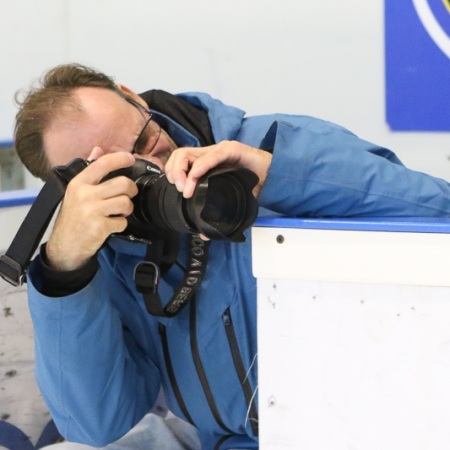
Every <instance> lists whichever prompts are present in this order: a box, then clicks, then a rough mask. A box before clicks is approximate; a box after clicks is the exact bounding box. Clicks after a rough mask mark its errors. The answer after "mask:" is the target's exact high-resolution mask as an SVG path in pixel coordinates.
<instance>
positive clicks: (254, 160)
mask: <svg viewBox="0 0 450 450" xmlns="http://www.w3.org/2000/svg"><path fill="white" fill-rule="evenodd" d="M271 162H272V155H271V154H270V153H268V152H266V151H264V150H260V149H257V148H255V147H250V146H249V145H245V144H241V143H240V142H236V141H222V142H220V143H219V144H215V145H211V146H209V147H182V148H178V149H177V150H174V151H173V153H172V155H171V156H170V158H169V160H168V161H167V164H166V166H165V168H164V169H165V173H166V176H167V179H168V180H169V181H170V182H171V183H174V184H175V186H176V187H177V189H178V191H180V192H182V193H183V196H184V197H185V198H189V197H192V195H193V193H194V189H195V186H196V185H197V182H198V180H199V179H200V178H201V177H202V176H203V175H205V174H206V172H208V171H209V170H211V169H213V168H215V167H218V166H221V165H223V166H228V167H245V168H247V169H249V170H251V171H253V172H255V174H256V175H257V176H258V178H259V183H258V184H257V185H256V186H255V188H254V190H253V193H254V195H255V196H257V195H258V194H259V191H260V190H261V188H262V187H263V185H264V182H265V181H266V177H267V173H268V171H269V166H270V163H271Z"/></svg>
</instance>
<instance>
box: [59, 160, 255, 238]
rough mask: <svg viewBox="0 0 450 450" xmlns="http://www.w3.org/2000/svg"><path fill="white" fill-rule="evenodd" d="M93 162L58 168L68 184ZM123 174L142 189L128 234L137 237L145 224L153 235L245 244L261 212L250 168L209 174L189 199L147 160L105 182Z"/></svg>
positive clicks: (119, 172)
mask: <svg viewBox="0 0 450 450" xmlns="http://www.w3.org/2000/svg"><path fill="white" fill-rule="evenodd" d="M89 164H90V162H88V161H86V160H83V159H75V160H73V161H72V162H71V163H69V164H68V165H67V166H60V167H57V168H55V169H54V170H55V172H56V174H57V175H58V176H59V177H60V178H62V179H63V181H65V182H66V183H68V182H69V181H70V180H71V179H72V178H73V177H74V176H75V175H77V174H78V173H79V172H81V171H82V170H83V169H84V168H86V167H87V166H88V165H89ZM117 176H126V177H128V178H130V179H131V180H133V181H134V182H135V183H136V185H137V187H138V194H137V195H136V196H135V197H134V198H133V203H134V211H133V213H132V215H131V216H130V217H128V228H127V229H126V230H125V232H124V234H125V235H126V234H131V235H133V236H134V235H135V234H136V230H139V229H142V228H143V226H144V227H145V229H146V230H148V231H150V232H152V231H161V230H162V231H176V232H179V233H188V234H199V233H201V234H203V235H205V236H206V237H208V238H209V239H221V240H229V241H233V242H243V241H244V240H245V237H244V234H243V231H244V230H245V229H246V228H248V227H249V226H250V225H251V224H252V223H253V222H254V220H255V219H256V216H257V213H258V204H257V201H256V198H255V197H254V195H253V194H252V190H253V188H254V187H255V186H256V184H257V183H258V181H259V179H258V177H257V175H256V174H255V173H254V172H252V171H250V170H248V169H245V168H225V167H223V168H216V169H214V170H211V171H209V172H208V173H206V174H205V175H204V176H203V177H202V178H200V180H199V182H198V183H197V186H196V188H195V191H194V194H193V196H192V197H191V198H188V199H186V198H183V196H182V194H181V193H180V192H178V191H177V189H176V187H175V186H174V185H173V184H171V183H169V181H168V180H167V178H166V176H165V174H164V173H162V172H161V170H160V169H159V167H158V166H156V165H155V164H152V163H150V162H148V161H146V160H144V159H136V162H135V163H134V164H133V165H132V166H131V167H127V168H124V169H119V170H116V171H114V172H111V173H110V174H109V175H108V176H106V177H105V178H104V179H103V180H102V181H105V180H107V179H111V178H113V177H117ZM134 237H135V238H138V239H139V238H140V236H134Z"/></svg>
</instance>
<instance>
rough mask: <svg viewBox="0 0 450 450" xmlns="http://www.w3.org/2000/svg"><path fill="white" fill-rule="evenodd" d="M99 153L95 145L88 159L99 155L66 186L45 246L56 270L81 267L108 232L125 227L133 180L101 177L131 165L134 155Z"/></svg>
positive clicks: (134, 187) (99, 245) (132, 193)
mask: <svg viewBox="0 0 450 450" xmlns="http://www.w3.org/2000/svg"><path fill="white" fill-rule="evenodd" d="M101 155H102V151H101V150H100V149H98V148H97V149H94V150H93V152H92V153H91V158H90V159H93V158H98V159H97V160H96V161H94V162H93V163H91V164H90V165H89V166H88V167H86V169H84V170H83V171H82V172H80V173H79V174H78V175H77V176H75V177H74V178H73V179H72V180H71V181H70V183H69V184H68V186H67V189H66V193H65V196H64V199H63V202H62V205H61V209H60V211H59V214H58V216H57V218H56V221H55V226H54V228H53V231H52V233H51V235H50V238H49V241H48V243H47V247H46V251H47V259H48V261H49V263H50V266H51V267H52V268H54V269H56V270H75V269H78V268H80V267H82V266H83V265H84V264H85V263H86V262H87V261H88V260H89V259H90V258H91V257H92V256H93V255H95V253H96V252H97V251H98V249H99V248H100V247H101V246H102V244H103V243H104V241H105V240H106V239H107V238H108V236H110V235H111V234H112V233H119V232H121V231H123V230H125V228H126V227H127V220H126V217H127V216H128V215H130V214H131V212H132V211H133V203H132V200H131V199H132V198H133V197H134V196H135V195H136V194H137V192H138V189H137V186H136V184H135V183H134V182H133V181H132V180H130V179H129V178H127V177H123V176H119V177H115V178H112V179H110V180H107V181H105V182H102V183H100V181H101V180H102V179H103V178H104V177H105V176H106V175H107V174H108V173H110V172H112V171H113V170H117V169H121V168H125V167H129V166H131V165H132V164H133V163H134V162H135V159H134V157H133V156H132V155H131V154H129V153H122V152H120V153H111V154H108V155H105V156H101ZM99 156H100V157H99Z"/></svg>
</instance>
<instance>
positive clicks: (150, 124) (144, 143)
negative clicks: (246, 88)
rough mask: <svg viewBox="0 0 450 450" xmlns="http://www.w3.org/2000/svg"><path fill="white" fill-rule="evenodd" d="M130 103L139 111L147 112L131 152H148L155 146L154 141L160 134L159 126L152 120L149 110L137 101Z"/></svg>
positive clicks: (142, 153)
mask: <svg viewBox="0 0 450 450" xmlns="http://www.w3.org/2000/svg"><path fill="white" fill-rule="evenodd" d="M132 104H133V105H134V106H136V108H137V109H139V110H140V111H141V112H143V113H145V114H148V119H147V120H146V122H145V124H144V126H143V127H142V130H141V132H140V133H139V136H138V138H137V139H136V141H135V143H134V146H133V153H137V154H138V155H144V154H147V153H150V152H151V151H152V150H153V149H154V148H155V146H156V143H157V142H158V140H159V136H160V135H161V127H160V126H159V125H158V123H157V122H155V121H153V120H152V113H151V112H150V111H148V110H147V109H145V108H143V107H142V106H141V105H139V104H137V103H134V102H132Z"/></svg>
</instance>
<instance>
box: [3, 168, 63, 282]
mask: <svg viewBox="0 0 450 450" xmlns="http://www.w3.org/2000/svg"><path fill="white" fill-rule="evenodd" d="M65 190H66V184H65V182H64V181H63V180H62V179H61V178H59V177H56V176H54V177H51V178H50V179H49V180H48V181H47V182H46V183H45V184H44V186H43V187H42V189H41V191H40V192H39V194H38V196H37V197H36V200H35V201H34V202H33V204H32V205H31V208H30V210H29V211H28V214H27V215H26V216H25V219H24V221H23V222H22V224H21V226H20V228H19V230H18V231H17V233H16V235H15V237H14V239H13V241H12V242H11V244H10V246H9V248H8V250H7V251H6V253H5V254H4V255H2V256H1V257H0V276H1V277H2V278H3V279H4V280H6V281H7V282H8V283H11V284H12V285H14V286H20V285H22V284H23V283H24V282H25V281H26V280H25V274H26V271H27V269H28V265H29V263H30V260H31V258H32V257H33V255H34V253H35V251H36V249H37V247H38V245H39V243H40V242H41V239H42V237H43V235H44V233H45V231H46V229H47V227H48V225H49V223H50V221H51V219H52V217H53V213H54V212H55V210H56V208H57V206H58V204H59V203H60V201H61V200H62V198H63V197H64V193H65Z"/></svg>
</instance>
